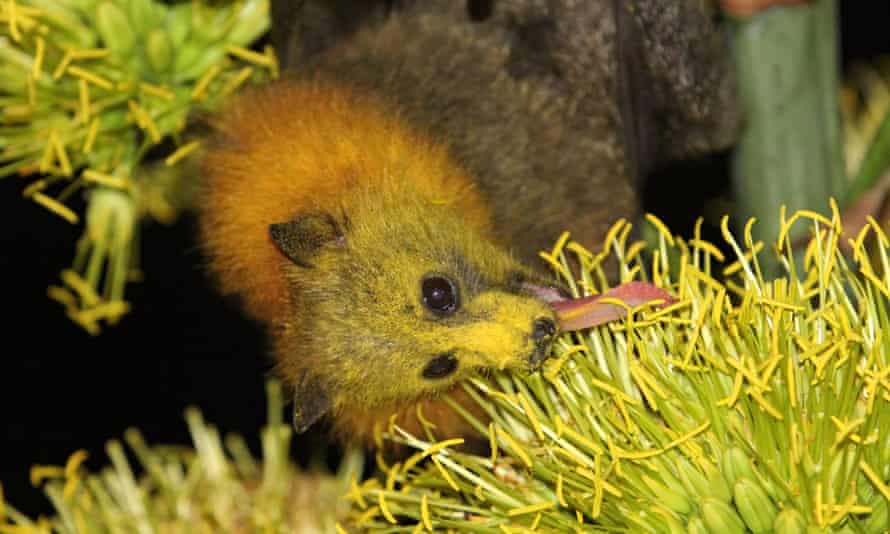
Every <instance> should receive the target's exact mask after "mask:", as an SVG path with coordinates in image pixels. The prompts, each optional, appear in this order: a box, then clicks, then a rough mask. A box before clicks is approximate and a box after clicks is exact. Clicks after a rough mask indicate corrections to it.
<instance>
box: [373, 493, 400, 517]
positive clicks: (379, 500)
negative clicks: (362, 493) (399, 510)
mask: <svg viewBox="0 0 890 534" xmlns="http://www.w3.org/2000/svg"><path fill="white" fill-rule="evenodd" d="M384 493H385V492H383V491H381V492H380V493H378V494H377V504H378V505H379V506H380V511H381V512H383V517H385V518H386V520H387V521H389V522H390V523H392V524H393V525H397V524H398V523H399V522H398V521H396V518H395V516H393V515H392V512H390V511H389V506H387V504H386V498H385V497H384V496H383V494H384Z"/></svg>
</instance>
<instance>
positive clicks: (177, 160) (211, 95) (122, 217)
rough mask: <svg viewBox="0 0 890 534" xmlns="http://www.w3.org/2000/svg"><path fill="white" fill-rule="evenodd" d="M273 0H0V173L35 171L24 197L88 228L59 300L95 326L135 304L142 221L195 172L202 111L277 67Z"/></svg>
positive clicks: (167, 216)
mask: <svg viewBox="0 0 890 534" xmlns="http://www.w3.org/2000/svg"><path fill="white" fill-rule="evenodd" d="M268 11H269V5H268V0H242V1H233V2H227V3H208V2H201V1H193V2H175V3H172V4H169V5H168V3H161V2H159V1H155V0H102V1H97V0H6V1H3V2H0V106H2V112H0V178H3V177H9V176H13V175H18V176H20V177H25V178H27V177H32V176H34V177H36V179H33V180H32V181H31V182H30V184H28V185H27V186H26V187H25V188H24V191H23V192H24V196H25V197H27V198H29V199H31V200H33V201H34V202H36V203H37V204H39V205H41V206H43V207H45V208H47V209H48V210H50V211H51V212H53V213H55V214H57V215H59V216H60V217H62V218H63V219H65V220H67V221H68V222H70V223H72V224H78V223H79V222H80V220H81V216H80V215H79V214H78V213H77V211H75V210H74V209H72V208H71V207H70V206H69V200H70V199H71V197H72V196H73V195H74V194H76V193H82V194H83V196H84V197H85V198H86V203H87V207H86V221H85V226H86V228H85V230H84V234H83V237H82V238H81V239H80V241H79V242H78V246H77V253H76V257H75V260H74V264H73V266H72V268H71V269H68V270H65V271H64V272H63V273H62V282H63V284H62V285H61V286H54V287H50V289H49V291H48V294H49V296H50V297H51V298H53V299H55V300H58V301H59V302H61V303H63V304H64V305H65V308H66V310H67V313H68V315H69V316H70V317H71V318H72V319H73V320H75V321H76V322H77V323H78V324H80V325H81V326H83V327H84V328H85V329H86V330H87V331H89V332H90V333H98V332H99V329H100V324H101V321H103V320H104V321H106V322H109V323H114V322H115V321H117V320H118V319H119V317H120V316H121V315H122V314H124V313H125V312H126V311H127V304H126V302H125V301H124V288H125V285H126V283H127V281H128V280H132V279H134V278H138V266H137V264H136V255H137V241H138V239H137V237H138V230H139V229H138V227H139V225H140V222H141V221H142V220H143V219H144V218H145V217H147V216H148V217H152V218H154V219H156V220H159V221H161V222H169V221H170V220H172V218H173V217H174V216H175V213H176V211H177V209H178V208H180V207H181V206H182V205H183V203H184V199H183V193H184V191H185V190H186V189H187V188H186V187H184V186H183V185H182V184H183V182H188V181H189V180H190V176H189V175H188V174H189V171H188V167H187V164H188V159H189V156H190V155H192V154H194V153H195V152H196V151H197V150H198V149H199V148H200V141H199V140H198V139H196V138H194V136H193V135H192V134H191V133H190V132H189V130H188V129H187V127H188V126H189V120H190V118H191V117H192V116H193V114H194V113H195V112H196V111H206V110H211V109H214V108H215V106H216V105H218V104H219V102H220V101H221V100H222V99H223V98H225V97H226V96H227V95H229V94H231V93H232V92H234V91H236V90H238V89H239V88H240V87H242V86H243V85H245V84H247V83H258V82H261V81H264V80H267V79H269V78H273V77H276V76H277V69H278V66H277V62H276V59H275V56H274V54H273V52H272V50H271V49H269V48H266V49H265V51H264V52H263V53H259V52H255V51H253V50H249V49H246V48H244V47H245V46H248V45H249V44H250V43H252V42H253V41H255V40H256V39H257V38H258V37H259V36H261V35H262V34H264V33H265V32H266V30H267V29H268V26H269V15H268Z"/></svg>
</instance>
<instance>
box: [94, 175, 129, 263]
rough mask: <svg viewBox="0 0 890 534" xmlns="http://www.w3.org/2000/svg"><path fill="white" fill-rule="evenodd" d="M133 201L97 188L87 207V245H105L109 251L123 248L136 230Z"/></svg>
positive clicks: (122, 195) (124, 196)
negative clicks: (89, 243) (90, 243)
mask: <svg viewBox="0 0 890 534" xmlns="http://www.w3.org/2000/svg"><path fill="white" fill-rule="evenodd" d="M135 204H136V203H135V201H134V200H133V198H132V197H131V196H130V195H129V194H127V193H125V192H123V191H118V190H116V189H110V188H107V187H97V188H96V189H95V190H93V192H92V194H91V195H90V202H89V203H88V205H87V218H86V231H87V236H89V239H90V241H92V242H94V243H107V244H108V246H109V248H111V249H113V250H114V249H120V248H122V247H124V246H126V245H127V244H128V243H129V242H130V240H131V239H132V238H133V231H134V229H135V227H136V205H135Z"/></svg>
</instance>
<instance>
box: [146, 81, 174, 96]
mask: <svg viewBox="0 0 890 534" xmlns="http://www.w3.org/2000/svg"><path fill="white" fill-rule="evenodd" d="M139 88H140V89H142V91H143V92H144V93H147V94H150V95H152V96H156V97H158V98H163V99H164V100H173V99H174V98H175V97H176V95H174V94H173V91H171V90H170V89H168V88H167V87H164V86H161V85H154V84H150V83H147V82H142V83H140V84H139Z"/></svg>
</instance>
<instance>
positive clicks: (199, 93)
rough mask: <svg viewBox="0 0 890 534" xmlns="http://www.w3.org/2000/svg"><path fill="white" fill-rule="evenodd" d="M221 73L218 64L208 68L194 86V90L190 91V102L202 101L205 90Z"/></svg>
mask: <svg viewBox="0 0 890 534" xmlns="http://www.w3.org/2000/svg"><path fill="white" fill-rule="evenodd" d="M221 71H222V67H221V66H220V65H219V64H217V65H214V66H212V67H210V69H208V70H207V72H205V73H204V75H203V76H201V78H199V79H198V82H197V83H196V84H195V88H194V89H193V90H192V100H203V99H204V97H205V96H206V92H207V88H208V87H210V83H211V82H213V80H214V78H216V77H217V76H218V75H219V73H220V72H221Z"/></svg>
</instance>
